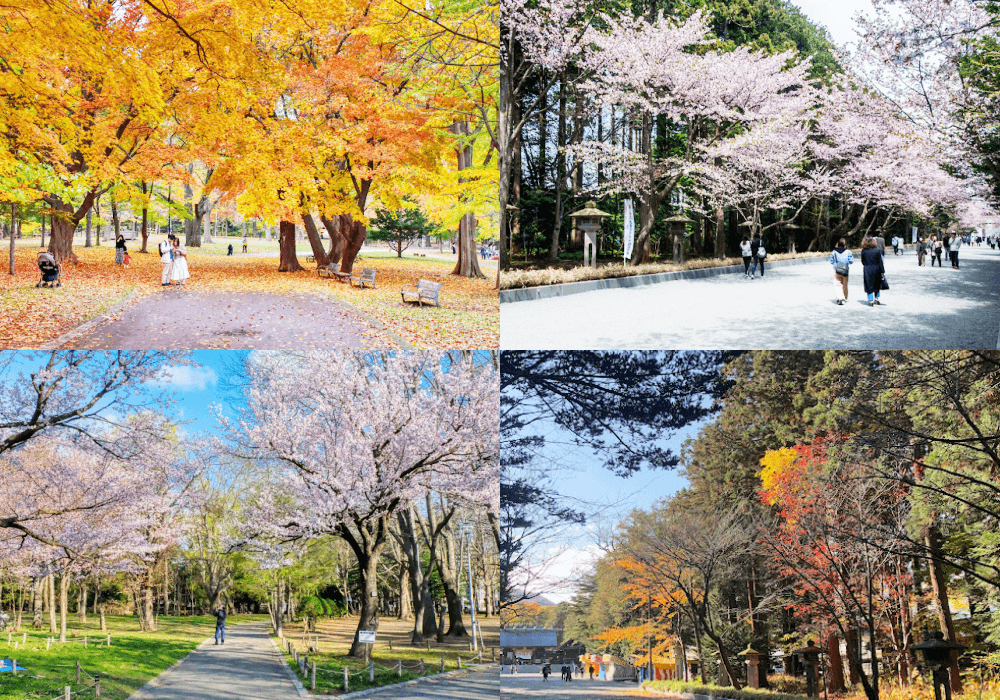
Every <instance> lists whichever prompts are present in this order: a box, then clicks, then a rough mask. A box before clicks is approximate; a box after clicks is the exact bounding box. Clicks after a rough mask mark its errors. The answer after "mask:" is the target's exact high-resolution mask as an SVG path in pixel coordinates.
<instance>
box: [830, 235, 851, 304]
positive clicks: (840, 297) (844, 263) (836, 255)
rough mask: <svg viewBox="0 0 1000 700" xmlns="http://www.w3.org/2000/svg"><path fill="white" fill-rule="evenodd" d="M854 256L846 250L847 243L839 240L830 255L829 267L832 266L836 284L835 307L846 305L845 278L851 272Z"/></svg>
mask: <svg viewBox="0 0 1000 700" xmlns="http://www.w3.org/2000/svg"><path fill="white" fill-rule="evenodd" d="M853 262H854V255H853V254H852V253H851V251H849V250H848V249H847V241H845V240H844V239H843V238H841V239H840V240H839V241H837V247H836V248H834V249H833V252H832V253H830V265H832V266H833V280H834V282H836V284H837V305H838V306H843V305H844V304H845V303H847V278H848V276H849V275H850V272H851V263H853Z"/></svg>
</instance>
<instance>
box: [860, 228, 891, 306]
mask: <svg viewBox="0 0 1000 700" xmlns="http://www.w3.org/2000/svg"><path fill="white" fill-rule="evenodd" d="M861 265H862V266H863V267H864V271H865V294H867V295H868V306H875V304H878V305H880V306H881V304H882V302H880V301H879V299H878V297H879V292H881V291H882V275H884V274H885V265H884V263H883V261H882V253H881V251H879V249H878V245H877V244H876V243H875V240H874V239H873V238H872V237H871V236H865V239H864V240H863V241H862V242H861Z"/></svg>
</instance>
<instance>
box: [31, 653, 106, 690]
mask: <svg viewBox="0 0 1000 700" xmlns="http://www.w3.org/2000/svg"><path fill="white" fill-rule="evenodd" d="M56 666H57V667H63V668H75V669H76V684H77V685H84V686H85V687H83V688H80V689H78V690H73V689H72V686H68V685H67V686H65V688H64V690H63V692H62V694H61V695H58V696H56V697H54V698H51V700H69V699H70V697H71V696H73V695H76V696H77V697H80V696H82V695H83V694H84V693H90V692H93V693H94V697H95V698H99V697H101V674H100V673H95V674H94V675H90V674H89V673H87V671H86V670H84V668H83V666H81V665H80V662H79V661H77V662H76V663H75V664H56ZM11 673H13V674H14V675H15V676H16V675H17V659H13V658H12V659H11ZM83 676H86V677H87V679H88V680H87V681H83ZM88 682H90V683H92V684H91V685H87V683H88Z"/></svg>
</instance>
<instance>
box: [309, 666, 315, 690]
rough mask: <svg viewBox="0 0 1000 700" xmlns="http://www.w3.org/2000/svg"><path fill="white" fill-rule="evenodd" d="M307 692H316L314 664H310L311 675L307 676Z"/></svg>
mask: <svg viewBox="0 0 1000 700" xmlns="http://www.w3.org/2000/svg"><path fill="white" fill-rule="evenodd" d="M309 675H310V678H309V690H316V662H315V661H313V663H312V673H310V674H309Z"/></svg>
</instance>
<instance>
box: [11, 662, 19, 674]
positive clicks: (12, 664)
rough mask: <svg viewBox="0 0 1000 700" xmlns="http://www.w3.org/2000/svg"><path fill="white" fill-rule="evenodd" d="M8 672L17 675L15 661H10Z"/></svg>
mask: <svg viewBox="0 0 1000 700" xmlns="http://www.w3.org/2000/svg"><path fill="white" fill-rule="evenodd" d="M10 672H11V673H13V674H14V675H15V676H16V675H17V659H11V660H10Z"/></svg>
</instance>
